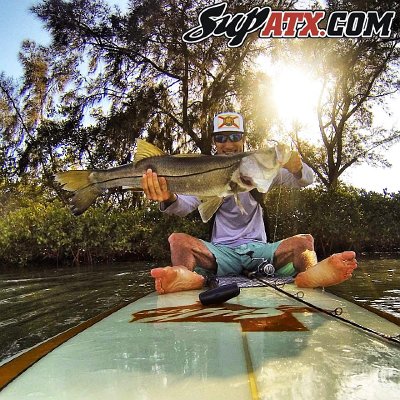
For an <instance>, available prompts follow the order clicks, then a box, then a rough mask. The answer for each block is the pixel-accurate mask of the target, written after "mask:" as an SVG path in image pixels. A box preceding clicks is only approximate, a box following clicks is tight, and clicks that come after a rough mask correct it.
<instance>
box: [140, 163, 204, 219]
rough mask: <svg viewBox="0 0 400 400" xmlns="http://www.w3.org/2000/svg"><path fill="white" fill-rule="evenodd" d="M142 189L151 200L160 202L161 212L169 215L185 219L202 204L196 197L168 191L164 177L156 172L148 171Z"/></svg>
mask: <svg viewBox="0 0 400 400" xmlns="http://www.w3.org/2000/svg"><path fill="white" fill-rule="evenodd" d="M142 188H143V191H144V193H145V195H146V197H147V198H148V199H149V200H154V201H158V202H159V204H160V211H162V212H166V213H167V214H172V215H178V216H180V217H184V216H186V215H188V214H189V213H191V212H192V211H194V210H195V209H196V208H197V207H198V206H199V204H200V200H199V199H197V197H195V196H184V195H177V194H175V193H173V192H170V191H169V190H168V184H167V181H166V179H165V178H164V177H160V178H159V177H158V176H157V174H156V173H155V172H153V171H152V170H151V169H148V170H147V171H146V173H145V174H143V178H142Z"/></svg>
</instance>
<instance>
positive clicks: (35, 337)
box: [0, 256, 400, 360]
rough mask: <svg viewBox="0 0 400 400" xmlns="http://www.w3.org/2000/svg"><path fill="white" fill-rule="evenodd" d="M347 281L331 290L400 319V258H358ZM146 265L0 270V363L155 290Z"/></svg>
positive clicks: (149, 266) (148, 265) (148, 267)
mask: <svg viewBox="0 0 400 400" xmlns="http://www.w3.org/2000/svg"><path fill="white" fill-rule="evenodd" d="M359 260H360V262H359V268H358V269H357V270H356V272H355V273H354V276H353V278H352V279H351V280H350V281H347V282H344V283H342V284H340V285H338V286H335V287H333V288H330V291H332V292H334V293H337V294H340V295H341V296H344V297H346V298H349V299H350V300H355V301H357V302H360V303H361V304H367V305H370V306H373V307H375V308H378V309H379V310H382V311H384V312H386V313H389V314H391V315H393V316H395V317H397V318H400V257H398V258H395V257H391V258H388V257H387V256H386V258H383V257H379V256H377V257H373V258H371V257H369V258H366V257H364V258H363V257H361V258H359ZM151 267H152V265H151V264H149V263H144V262H140V263H139V262H138V263H118V264H108V265H95V266H91V267H90V266H86V267H79V268H72V267H70V268H52V269H40V270H38V269H24V270H15V269H14V270H9V271H2V272H0V278H1V279H0V360H3V359H5V358H8V357H10V356H12V355H14V354H16V353H18V352H20V351H22V350H24V349H26V348H29V347H31V346H33V345H35V344H37V343H40V342H42V341H43V340H46V339H47V338H49V337H52V336H54V335H56V334H58V333H60V332H62V331H64V330H66V329H68V328H71V327H73V326H75V325H77V324H79V323H80V322H83V321H85V320H87V319H89V318H91V317H93V316H95V315H97V314H99V313H101V312H103V311H105V310H107V309H109V308H111V307H112V306H114V305H116V304H118V303H121V302H122V301H126V300H134V299H137V298H140V297H142V296H144V295H145V294H147V293H150V292H151V291H153V280H152V279H151V277H150V275H149V270H150V268H151Z"/></svg>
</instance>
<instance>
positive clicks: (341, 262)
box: [295, 251, 357, 288]
mask: <svg viewBox="0 0 400 400" xmlns="http://www.w3.org/2000/svg"><path fill="white" fill-rule="evenodd" d="M355 268H357V260H356V254H355V253H354V251H344V252H343V253H337V254H333V255H331V256H330V257H328V258H325V260H322V261H320V262H319V263H317V264H315V265H313V266H312V267H310V268H308V269H307V270H306V271H304V272H300V273H299V274H298V275H297V276H296V279H295V283H296V285H297V286H298V287H303V288H307V287H308V288H315V287H323V286H332V285H337V284H338V283H341V282H343V281H345V280H346V279H349V278H350V277H351V274H352V272H353V270H354V269H355Z"/></svg>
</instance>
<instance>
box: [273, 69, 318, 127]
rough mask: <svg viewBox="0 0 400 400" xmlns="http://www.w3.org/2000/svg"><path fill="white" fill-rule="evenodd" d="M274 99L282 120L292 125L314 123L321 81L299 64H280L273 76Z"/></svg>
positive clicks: (285, 123)
mask: <svg viewBox="0 0 400 400" xmlns="http://www.w3.org/2000/svg"><path fill="white" fill-rule="evenodd" d="M272 91H273V100H274V102H275V106H276V109H277V111H278V114H279V117H280V120H281V121H282V123H283V124H284V125H288V126H290V125H291V124H293V123H298V124H300V125H302V126H308V125H314V123H316V122H317V121H318V117H317V105H318V99H319V96H320V93H321V83H320V82H319V81H318V80H316V79H315V78H313V77H312V76H311V74H310V72H308V71H306V70H305V69H303V68H301V67H299V66H293V65H278V66H277V67H276V68H275V71H274V74H273V78H272Z"/></svg>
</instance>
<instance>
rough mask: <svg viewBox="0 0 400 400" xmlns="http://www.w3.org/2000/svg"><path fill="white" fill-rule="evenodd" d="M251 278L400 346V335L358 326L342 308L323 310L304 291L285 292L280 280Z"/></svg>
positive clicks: (256, 276)
mask: <svg viewBox="0 0 400 400" xmlns="http://www.w3.org/2000/svg"><path fill="white" fill-rule="evenodd" d="M249 278H251V279H253V278H254V279H257V280H258V281H259V282H261V283H262V284H264V285H265V286H268V287H270V288H272V289H275V290H277V291H278V292H280V293H282V294H285V295H286V296H288V297H290V298H292V299H294V300H297V301H300V302H301V303H303V304H305V305H307V306H309V307H311V308H313V309H315V310H317V311H319V312H322V313H324V314H327V315H329V316H332V317H334V318H336V319H338V320H340V321H342V322H344V323H346V324H349V325H351V326H354V327H356V328H358V329H361V330H363V331H365V332H368V333H369V334H372V335H375V336H378V337H380V338H382V339H384V340H387V341H389V342H391V343H395V344H396V345H400V334H399V335H396V336H390V335H385V334H384V333H381V332H378V331H376V330H374V329H371V328H368V327H366V326H364V325H361V324H358V323H357V322H354V321H351V320H349V319H347V318H344V317H342V316H341V314H342V313H343V309H342V308H341V307H337V308H335V309H334V310H326V309H324V308H321V307H319V306H317V305H315V304H312V303H310V302H308V301H306V300H304V299H303V296H304V292H302V291H299V292H297V293H296V294H292V293H289V292H287V291H286V290H283V287H284V286H285V283H279V280H278V279H277V280H275V282H274V283H270V282H268V281H267V280H265V279H263V278H262V277H260V276H259V275H258V274H257V273H253V274H249Z"/></svg>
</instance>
